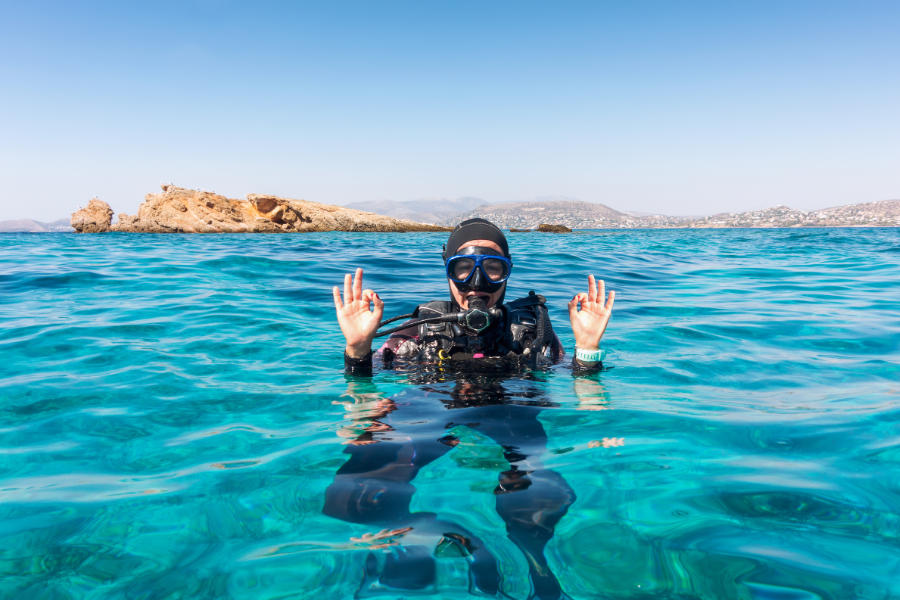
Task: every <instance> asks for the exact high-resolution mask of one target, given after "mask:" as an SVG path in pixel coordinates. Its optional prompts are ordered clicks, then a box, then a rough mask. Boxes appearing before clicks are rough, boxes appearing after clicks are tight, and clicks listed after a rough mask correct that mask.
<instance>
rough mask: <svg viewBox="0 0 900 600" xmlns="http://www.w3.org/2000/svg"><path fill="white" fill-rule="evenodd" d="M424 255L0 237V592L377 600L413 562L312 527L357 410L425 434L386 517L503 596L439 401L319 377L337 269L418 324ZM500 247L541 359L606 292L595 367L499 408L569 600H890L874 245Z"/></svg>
mask: <svg viewBox="0 0 900 600" xmlns="http://www.w3.org/2000/svg"><path fill="white" fill-rule="evenodd" d="M444 237H445V234H344V233H325V234H308V235H268V236H267V235H246V236H244V235H228V236H218V235H193V236H191V235H185V236H181V235H132V234H106V235H84V236H78V235H70V234H5V235H0V327H2V328H0V358H2V360H0V597H2V598H253V599H268V598H305V597H309V596H311V595H315V596H317V597H322V598H350V597H353V596H354V595H355V594H357V595H360V596H366V597H386V598H387V597H390V598H396V597H405V596H406V594H405V593H399V592H397V591H396V590H395V589H392V588H389V587H386V586H383V585H380V584H378V583H374V584H373V583H372V582H371V581H368V580H366V578H365V576H364V570H365V565H366V562H367V560H371V557H376V558H377V560H379V561H383V560H385V556H388V555H391V553H397V552H401V551H402V549H403V547H404V546H406V545H408V544H412V543H413V542H415V543H417V544H426V545H427V544H432V543H434V541H435V540H433V539H431V538H428V536H427V535H425V534H424V533H421V532H419V531H415V530H414V531H412V532H410V533H407V534H406V535H396V536H394V537H393V538H388V539H386V540H377V539H373V537H371V536H370V537H366V535H365V534H375V533H377V532H379V531H380V529H382V528H381V527H380V526H378V525H377V524H366V523H351V522H348V521H345V520H341V519H337V518H333V517H330V516H326V515H324V514H323V505H324V501H325V494H326V489H328V488H329V486H330V485H332V483H333V482H334V481H335V473H336V472H337V471H338V469H340V468H341V465H343V464H344V462H345V461H346V460H347V456H348V455H347V453H345V450H346V449H347V448H349V447H355V446H352V445H349V444H347V442H348V441H350V440H352V439H354V436H355V435H357V434H358V433H359V431H360V428H361V427H363V428H364V427H365V426H366V425H367V424H368V425H371V424H372V423H373V422H374V421H373V419H374V420H376V421H377V420H378V415H379V412H378V409H377V407H378V406H383V403H384V402H387V401H389V402H393V403H394V405H395V406H396V407H398V408H396V410H395V411H394V412H393V413H392V414H391V415H390V418H391V419H393V421H392V422H393V423H394V424H395V426H396V427H397V432H396V435H399V434H400V430H401V429H402V427H401V426H400V425H398V424H399V423H400V422H401V421H402V420H403V419H404V418H405V419H407V421H409V420H415V419H418V421H417V422H424V423H426V424H427V425H429V426H430V427H431V429H433V430H435V431H438V430H446V432H448V434H452V435H453V436H454V439H455V440H456V445H455V446H454V447H452V449H450V450H449V451H447V452H446V453H445V454H444V455H443V456H441V457H440V458H438V459H436V460H435V461H433V462H431V463H430V464H428V465H427V466H425V467H424V468H423V469H422V470H421V471H420V472H419V473H418V475H417V476H416V478H415V480H414V485H415V487H416V491H415V495H414V496H413V500H412V507H411V509H412V510H413V511H418V512H426V511H430V512H432V513H436V515H437V516H438V517H439V518H440V519H441V520H443V521H444V522H447V523H455V524H458V525H459V526H460V527H462V528H464V529H465V530H467V531H468V532H470V533H471V534H473V535H474V536H477V537H478V538H479V539H480V540H483V543H484V544H486V545H487V549H488V550H489V551H490V553H491V554H493V556H495V557H496V560H497V564H498V566H499V569H500V572H501V574H502V577H503V582H502V589H503V591H504V592H505V593H506V594H508V595H509V596H511V597H513V598H526V597H528V595H529V594H530V592H531V584H530V582H529V577H528V564H527V562H526V559H525V558H524V554H523V553H522V552H521V551H520V549H519V548H518V547H517V546H516V545H514V544H513V543H512V542H511V541H510V540H509V539H507V537H506V530H505V525H504V522H503V520H502V519H501V518H500V517H499V516H498V513H497V509H496V508H495V499H496V498H497V496H496V495H495V493H494V489H495V486H497V481H498V474H499V473H501V472H502V471H504V469H507V468H508V467H509V465H508V463H507V461H506V460H505V459H504V454H503V451H502V450H501V448H500V447H499V446H498V445H497V444H496V443H495V442H494V441H493V440H492V439H491V438H490V437H488V436H487V435H485V434H484V433H483V432H482V431H479V429H478V427H476V426H469V425H466V423H465V420H464V419H463V420H460V419H456V416H457V415H461V414H464V411H458V410H457V411H455V409H453V408H452V407H449V406H446V405H445V404H443V402H444V401H445V400H446V399H447V398H450V397H451V396H452V395H453V393H454V386H455V385H458V384H457V383H455V382H453V381H447V382H437V383H428V384H425V383H411V382H410V381H409V380H408V378H407V377H406V375H404V374H397V373H390V372H387V373H386V372H381V373H378V374H376V376H375V378H374V380H373V381H372V382H371V383H370V384H367V383H365V382H359V381H351V382H349V383H348V381H346V380H345V378H344V376H343V371H342V367H343V364H342V360H341V348H342V343H341V342H342V338H341V336H340V333H339V331H338V329H337V326H336V323H335V320H334V311H333V307H332V305H331V292H330V286H331V285H332V284H335V283H339V282H340V281H341V277H342V275H343V273H344V272H347V271H349V270H351V269H352V268H353V267H355V266H357V265H358V266H362V267H364V268H365V269H366V281H367V285H368V286H371V287H373V288H374V289H375V290H376V291H378V292H379V294H380V295H381V297H382V298H383V299H384V301H385V303H386V304H387V313H388V314H390V315H393V314H399V313H400V312H409V311H410V310H411V309H412V308H413V307H414V306H415V304H417V303H418V302H419V301H423V300H426V299H442V298H444V297H445V295H446V284H445V282H444V281H443V280H442V278H441V266H440V262H439V261H440V259H439V249H440V244H441V243H442V241H443V239H444ZM510 241H511V248H512V252H513V255H514V259H515V263H516V266H515V269H514V272H513V277H512V279H511V280H510V291H509V292H508V294H507V297H508V298H512V297H517V296H520V295H524V294H525V293H527V291H528V290H529V289H535V290H537V291H538V292H540V293H543V294H544V295H546V296H547V297H548V299H549V302H550V305H551V317H552V319H553V322H554V324H555V326H556V329H557V330H558V333H559V335H560V337H561V338H562V340H563V342H564V344H565V346H566V347H567V348H571V347H572V345H573V339H572V337H571V332H570V330H569V329H568V323H567V314H566V310H565V303H566V302H567V300H568V299H569V298H570V297H571V296H572V295H573V294H574V293H575V292H576V291H578V290H580V289H581V288H583V287H584V286H585V282H584V276H585V275H586V274H587V273H588V272H593V273H595V274H596V275H598V276H599V277H602V278H604V279H605V280H606V281H607V282H608V285H609V286H610V287H611V288H612V289H615V290H616V292H617V294H618V297H617V301H616V306H615V309H614V313H613V318H612V320H611V322H610V326H609V329H608V331H607V334H606V336H605V337H604V342H603V345H604V347H605V348H606V349H607V351H608V356H607V360H606V363H607V369H606V370H605V371H604V372H603V373H601V374H599V375H595V376H593V377H589V378H573V376H572V372H571V370H569V369H568V368H567V367H566V365H565V364H563V365H559V366H557V367H555V368H554V369H553V370H551V371H550V372H548V373H544V374H539V375H538V376H534V377H513V378H510V379H507V380H505V381H502V382H501V383H500V385H501V386H502V388H503V390H504V393H505V394H506V395H507V397H508V398H511V399H513V404H516V402H518V404H516V406H518V407H519V408H517V409H516V410H518V409H520V408H522V406H523V405H529V406H532V407H534V408H533V409H534V410H535V411H536V412H537V413H538V415H539V416H538V417H537V418H538V419H539V421H540V423H541V424H542V425H543V430H544V431H545V432H546V438H547V439H546V448H543V442H541V443H537V442H535V443H531V442H530V441H529V440H527V439H523V440H522V446H523V447H524V448H528V449H529V450H528V453H529V455H530V458H529V460H531V461H532V462H533V463H534V464H539V465H540V468H541V469H544V470H546V471H550V472H552V473H555V474H556V476H558V477H559V478H561V479H562V480H564V481H565V482H567V485H568V486H569V487H570V488H571V491H572V492H573V494H574V497H575V500H574V502H572V503H571V505H570V506H569V507H568V513H567V514H566V515H565V516H564V517H562V518H561V520H560V521H559V523H558V524H557V526H556V531H555V535H554V536H553V537H552V539H551V540H550V542H549V543H548V544H547V547H546V551H545V554H546V559H547V564H548V566H549V568H550V570H551V571H552V572H553V573H554V574H555V576H556V578H557V579H558V580H559V583H560V585H561V587H562V589H563V590H564V591H565V593H566V594H567V595H568V596H570V597H571V598H598V597H602V598H658V597H666V598H740V599H749V598H752V599H757V598H759V599H762V598H765V599H773V600H774V599H809V598H898V597H900V552H898V551H897V550H898V543H900V468H898V467H900V366H898V364H900V300H898V298H900V230H896V229H855V230H851V229H832V230H824V229H815V230H807V229H804V230H709V231H593V232H583V233H577V234H573V235H566V236H562V235H560V236H551V235H546V236H540V235H536V234H511V235H510ZM348 386H349V388H350V389H349V390H348ZM516 399H517V400H516ZM529 403H530V404H529ZM410 422H411V421H410ZM371 447H378V445H377V444H374V445H373V446H371ZM508 496H510V497H512V498H516V496H515V493H511V494H509V495H508ZM417 535H418V537H416V536H417ZM392 543H393V544H394V545H390V544H392ZM382 544H387V546H386V547H384V548H379V547H378V546H380V545H382ZM436 577H437V579H436V583H434V584H431V585H430V587H427V588H426V589H425V590H424V591H423V592H422V593H423V594H426V595H430V596H432V597H439V598H463V597H470V593H469V581H468V562H467V560H466V559H465V558H454V557H447V558H441V559H439V560H438V561H437V574H436ZM369 579H371V578H369Z"/></svg>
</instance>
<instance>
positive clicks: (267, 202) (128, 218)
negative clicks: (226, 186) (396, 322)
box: [72, 185, 449, 233]
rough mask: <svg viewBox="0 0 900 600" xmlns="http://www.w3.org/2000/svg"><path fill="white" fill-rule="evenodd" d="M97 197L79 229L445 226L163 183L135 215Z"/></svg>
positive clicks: (79, 216) (79, 217)
mask: <svg viewBox="0 0 900 600" xmlns="http://www.w3.org/2000/svg"><path fill="white" fill-rule="evenodd" d="M112 217H113V211H112V209H111V208H110V206H109V204H107V203H106V202H103V201H102V200H99V199H97V198H94V199H92V200H91V201H90V202H89V203H88V205H87V206H86V207H85V208H82V209H79V210H77V211H75V212H74V213H73V214H72V227H73V228H74V229H75V231H76V232H78V233H100V232H104V231H124V232H140V233H299V232H310V231H448V230H449V229H448V228H447V227H441V226H438V225H425V224H422V223H415V222H413V221H406V220H403V219H393V218H391V217H385V216H382V215H376V214H375V213H370V212H365V211H361V210H355V209H352V208H345V207H343V206H333V205H330V204H321V203H319V202H310V201H308V200H292V199H288V198H280V197H278V196H271V195H266V194H249V195H248V196H247V199H246V200H236V199H233V198H226V197H225V196H221V195H219V194H214V193H212V192H204V191H200V190H190V189H185V188H180V187H176V186H174V185H164V186H162V194H147V196H146V197H145V199H144V203H143V204H141V206H140V207H139V208H138V213H137V215H128V214H125V213H119V221H118V223H116V224H115V225H113V224H112Z"/></svg>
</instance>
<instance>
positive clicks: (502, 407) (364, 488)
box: [324, 376, 575, 598]
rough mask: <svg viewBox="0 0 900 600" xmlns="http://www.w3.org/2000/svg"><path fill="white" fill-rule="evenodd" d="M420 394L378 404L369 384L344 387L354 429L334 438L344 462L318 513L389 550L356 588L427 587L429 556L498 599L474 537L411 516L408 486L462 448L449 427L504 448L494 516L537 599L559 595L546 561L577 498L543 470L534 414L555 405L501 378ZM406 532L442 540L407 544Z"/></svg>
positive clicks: (487, 558) (486, 554)
mask: <svg viewBox="0 0 900 600" xmlns="http://www.w3.org/2000/svg"><path fill="white" fill-rule="evenodd" d="M517 381H518V382H522V379H518V380H517ZM422 389H423V390H424V392H425V393H424V394H422V395H421V396H416V397H414V398H413V399H412V400H410V401H404V402H400V401H394V400H389V399H385V398H382V397H381V396H380V395H379V394H378V393H377V391H376V390H375V388H374V385H373V384H372V382H371V380H351V381H350V387H349V395H350V396H351V397H352V398H353V399H354V402H352V403H350V402H348V403H347V408H348V410H349V411H350V413H349V415H350V418H351V424H350V425H348V426H346V427H345V428H344V429H342V430H341V432H340V435H341V436H342V437H347V438H348V439H349V442H348V445H347V447H346V450H345V452H346V453H347V454H349V455H350V456H349V458H348V460H347V461H346V462H345V463H344V465H343V466H342V467H341V468H340V469H339V470H338V472H337V474H336V476H335V478H334V482H333V483H332V484H331V485H330V486H329V487H328V490H327V491H326V499H325V508H324V512H325V513H326V514H328V515H330V516H332V517H336V518H338V519H343V520H345V521H350V522H354V523H366V524H371V525H375V526H377V527H380V528H382V530H381V532H380V533H379V534H377V535H380V536H381V537H382V538H383V539H384V540H385V542H384V543H383V544H381V547H389V546H390V547H391V552H390V553H388V554H387V555H386V556H385V555H384V554H370V555H369V557H368V559H367V561H366V573H365V575H364V580H363V588H365V587H366V586H368V585H369V584H370V583H375V582H376V581H377V582H378V584H379V585H383V586H389V587H391V588H395V589H399V590H413V589H418V590H421V589H424V588H428V587H429V586H431V585H432V584H433V583H434V580H435V575H436V565H435V561H434V557H435V556H437V557H441V556H465V557H466V558H467V560H468V561H469V580H470V587H471V588H472V591H477V592H479V593H483V594H489V595H496V594H498V593H502V592H501V578H500V574H499V570H498V565H497V561H496V559H495V558H494V556H493V555H492V554H491V553H490V551H489V550H488V549H487V546H486V545H485V543H484V542H483V541H482V540H481V539H479V538H477V537H476V536H475V535H474V534H473V533H472V532H470V531H468V530H467V529H465V528H463V527H462V526H460V525H459V524H456V523H452V522H448V521H444V520H441V519H438V518H437V515H435V514H434V513H430V512H414V513H413V512H410V502H411V501H412V497H413V494H414V493H415V487H414V486H413V485H412V483H411V482H412V480H413V479H414V478H415V477H416V474H417V473H418V472H419V471H420V470H421V469H422V468H423V467H425V466H426V465H428V464H429V463H431V462H432V461H434V460H435V459H437V458H440V457H441V456H443V455H444V454H446V453H447V452H449V451H450V450H451V449H452V448H453V447H454V446H456V444H457V443H458V442H459V440H458V439H457V438H456V437H455V436H454V435H452V434H450V433H448V430H450V429H452V428H454V427H457V426H459V425H465V426H467V427H470V428H472V429H474V430H477V431H479V432H481V433H483V434H485V435H486V436H488V437H490V438H491V439H492V440H494V441H495V442H496V443H497V444H499V445H500V446H501V447H502V449H503V456H504V457H505V459H506V461H507V463H508V465H507V466H508V468H506V469H505V470H503V471H502V472H501V473H500V474H499V475H498V483H497V486H496V487H495V488H494V495H495V499H496V508H497V513H498V514H499V515H500V517H501V518H502V519H503V521H504V522H505V523H506V530H507V535H508V537H509V539H510V540H511V541H512V542H513V543H514V544H515V545H516V546H517V547H518V548H519V549H520V550H521V551H522V552H523V553H524V555H525V558H526V560H527V563H528V567H529V572H530V576H531V581H532V584H533V589H534V595H535V596H536V597H538V598H560V597H564V596H563V593H562V591H561V589H560V585H559V582H558V581H557V579H556V577H555V575H554V574H553V573H552V572H551V571H550V568H549V566H548V564H547V560H546V558H545V556H544V548H545V546H546V545H547V542H548V541H549V540H550V538H551V537H552V536H553V532H554V528H555V526H556V524H557V523H558V522H559V520H560V519H561V518H562V517H563V516H564V515H565V514H566V511H567V510H568V508H569V506H570V505H571V504H572V503H573V502H574V501H575V493H574V491H573V490H572V488H571V487H570V486H569V484H568V483H567V482H566V480H565V479H563V477H562V476H561V475H559V474H558V473H556V472H554V471H551V470H549V469H546V468H543V467H542V465H541V464H540V457H541V456H542V454H543V453H544V451H545V449H546V443H547V435H546V433H545V432H544V428H543V426H542V425H541V423H540V421H539V420H538V415H539V414H540V412H541V410H542V409H543V408H545V407H548V406H553V403H551V402H550V401H549V400H547V398H546V397H545V395H544V393H543V392H542V390H540V388H538V387H537V386H529V387H527V388H526V389H525V390H522V389H517V390H516V391H513V390H512V387H511V386H509V385H507V386H506V387H505V386H504V385H503V380H502V379H501V378H498V377H485V376H476V377H461V378H458V379H457V380H456V381H455V384H454V385H453V386H452V387H448V386H444V387H441V386H440V385H435V386H423V388H422ZM404 400H405V399H404ZM412 531H414V532H416V534H431V535H433V536H435V539H438V538H439V542H438V543H437V545H436V547H427V546H425V545H422V544H416V543H415V542H404V539H403V538H404V536H406V535H407V534H409V533H410V532H412ZM363 588H361V589H363Z"/></svg>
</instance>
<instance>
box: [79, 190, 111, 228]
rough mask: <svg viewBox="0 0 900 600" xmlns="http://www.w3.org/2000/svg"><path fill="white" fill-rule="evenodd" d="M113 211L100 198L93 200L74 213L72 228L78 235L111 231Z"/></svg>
mask: <svg viewBox="0 0 900 600" xmlns="http://www.w3.org/2000/svg"><path fill="white" fill-rule="evenodd" d="M112 217H113V211H112V209H111V208H110V207H109V204H107V203H106V202H104V201H103V200H100V199H99V198H91V201H90V202H88V205H87V206H86V207H84V208H79V209H78V210H76V211H75V212H73V213H72V221H71V223H72V227H73V228H74V229H75V231H77V232H78V233H99V232H102V231H109V224H110V223H112Z"/></svg>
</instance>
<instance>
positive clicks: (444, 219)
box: [346, 197, 485, 225]
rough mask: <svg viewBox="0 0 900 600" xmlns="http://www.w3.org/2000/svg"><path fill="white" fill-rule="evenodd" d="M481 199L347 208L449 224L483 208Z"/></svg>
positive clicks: (394, 202) (391, 202) (374, 203)
mask: <svg viewBox="0 0 900 600" xmlns="http://www.w3.org/2000/svg"><path fill="white" fill-rule="evenodd" d="M483 204H485V201H484V200H482V199H481V198H471V197H463V198H420V199H417V200H405V201H399V200H373V201H371V202H354V203H353V204H347V205H346V206H347V208H353V209H356V210H364V211H368V212H373V213H376V214H379V215H384V216H387V217H393V218H395V219H406V220H409V221H416V222H417V223H431V224H434V225H443V224H447V223H448V222H449V221H451V220H452V219H453V217H454V216H455V215H458V214H459V213H462V212H467V211H470V210H472V209H474V208H477V207H479V206H482V205H483ZM454 224H455V223H454Z"/></svg>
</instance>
